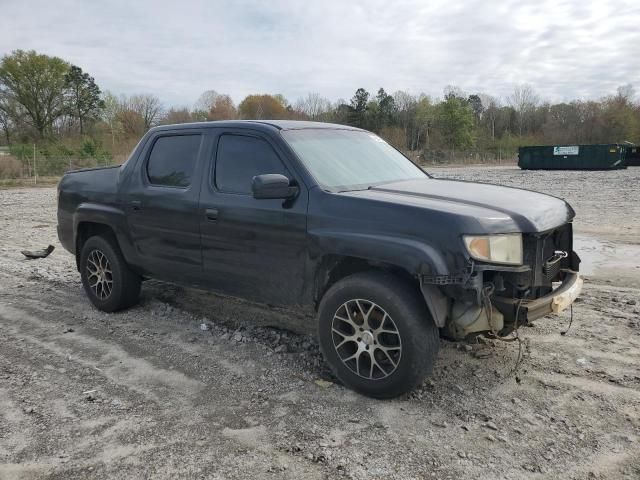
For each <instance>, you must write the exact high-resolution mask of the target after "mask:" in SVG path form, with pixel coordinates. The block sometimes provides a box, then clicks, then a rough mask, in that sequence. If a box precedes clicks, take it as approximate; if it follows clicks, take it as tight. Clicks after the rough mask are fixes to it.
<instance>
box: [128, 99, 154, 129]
mask: <svg viewBox="0 0 640 480" xmlns="http://www.w3.org/2000/svg"><path fill="white" fill-rule="evenodd" d="M127 107H128V110H131V111H133V112H135V113H137V114H138V115H140V117H142V121H143V123H144V129H145V130H149V129H150V128H151V127H153V126H155V125H157V124H158V122H159V121H160V119H161V118H162V104H161V103H160V99H159V98H158V97H156V96H155V95H150V94H140V95H133V96H132V97H131V98H129V100H128V102H127Z"/></svg>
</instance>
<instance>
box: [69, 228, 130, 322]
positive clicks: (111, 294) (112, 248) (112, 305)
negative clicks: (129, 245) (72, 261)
mask: <svg viewBox="0 0 640 480" xmlns="http://www.w3.org/2000/svg"><path fill="white" fill-rule="evenodd" d="M101 255H103V256H104V259H106V262H108V263H104V265H108V266H109V268H108V269H103V271H105V272H106V271H107V270H110V272H111V274H110V275H109V274H107V273H105V274H103V276H104V279H105V282H102V286H101V287H95V286H92V285H94V284H95V282H96V278H97V277H96V275H91V273H90V272H91V271H95V267H94V265H95V264H96V263H100V262H99V260H98V259H102V257H101ZM80 276H81V278H82V286H83V287H84V291H85V292H86V294H87V296H88V297H89V300H91V303H93V304H94V305H95V306H96V308H98V309H99V310H102V311H103V312H116V311H118V310H123V309H125V308H129V307H131V306H133V305H135V304H136V303H138V299H139V297H140V281H141V279H140V276H139V275H137V274H136V273H135V272H133V271H131V269H130V268H129V266H128V265H127V262H126V261H125V259H124V257H123V256H122V253H121V252H120V248H119V247H118V245H117V243H116V242H115V240H114V239H111V238H105V237H102V236H94V237H90V238H89V239H88V240H87V241H86V242H85V243H84V245H83V246H82V250H81V251H80ZM109 279H110V281H111V288H110V289H109V287H108V286H107V283H106V281H107V280H109ZM98 283H100V282H98ZM107 293H108V294H107Z"/></svg>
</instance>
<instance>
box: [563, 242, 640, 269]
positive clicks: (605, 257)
mask: <svg viewBox="0 0 640 480" xmlns="http://www.w3.org/2000/svg"><path fill="white" fill-rule="evenodd" d="M573 249H574V250H575V251H576V253H577V254H578V256H579V257H580V259H581V260H582V262H581V263H580V273H581V274H583V275H599V274H605V273H606V271H611V270H612V269H619V270H626V271H627V273H628V274H632V275H633V274H634V273H635V272H637V276H638V278H640V245H632V244H628V243H614V242H609V241H606V240H598V239H596V238H593V237H586V236H582V235H574V237H573Z"/></svg>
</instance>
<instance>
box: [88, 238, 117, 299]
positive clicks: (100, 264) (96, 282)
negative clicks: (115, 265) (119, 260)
mask: <svg viewBox="0 0 640 480" xmlns="http://www.w3.org/2000/svg"><path fill="white" fill-rule="evenodd" d="M86 268H87V281H88V283H89V288H90V289H91V290H92V291H93V293H94V294H95V296H96V297H97V298H99V299H100V300H106V299H107V298H109V296H110V295H111V291H112V290H113V273H112V272H111V264H110V263H109V259H108V258H107V256H106V255H105V254H104V253H103V252H101V251H100V250H97V249H96V250H91V253H89V256H88V258H87V267H86Z"/></svg>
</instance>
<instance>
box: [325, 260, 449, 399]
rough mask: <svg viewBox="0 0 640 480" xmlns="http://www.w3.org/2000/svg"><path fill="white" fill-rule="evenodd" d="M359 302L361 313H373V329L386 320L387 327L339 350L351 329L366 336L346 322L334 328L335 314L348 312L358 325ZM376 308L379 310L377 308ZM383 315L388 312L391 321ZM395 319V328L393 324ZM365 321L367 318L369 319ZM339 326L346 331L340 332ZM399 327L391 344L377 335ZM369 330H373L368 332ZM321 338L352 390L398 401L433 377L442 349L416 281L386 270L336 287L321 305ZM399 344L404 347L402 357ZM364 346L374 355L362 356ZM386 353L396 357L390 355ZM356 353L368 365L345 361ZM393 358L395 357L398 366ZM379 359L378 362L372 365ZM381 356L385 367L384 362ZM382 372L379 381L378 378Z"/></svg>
mask: <svg viewBox="0 0 640 480" xmlns="http://www.w3.org/2000/svg"><path fill="white" fill-rule="evenodd" d="M356 299H359V300H361V302H359V303H360V306H361V307H362V308H361V309H360V310H359V311H360V312H363V311H365V310H368V312H369V314H368V315H367V317H370V318H368V319H367V326H370V325H372V324H374V323H375V322H376V321H379V319H380V318H386V319H387V320H385V322H387V323H386V325H385V326H382V325H381V326H379V327H377V328H375V329H374V328H370V329H369V332H373V333H370V334H366V335H367V338H365V337H364V336H363V337H361V338H358V339H355V338H354V339H351V340H347V342H346V344H345V345H343V346H342V347H339V348H336V343H338V345H339V343H340V341H341V340H344V338H346V336H350V332H351V330H353V331H355V332H356V333H354V334H353V336H354V337H355V336H356V335H365V334H364V333H358V332H357V331H356V328H355V327H351V326H350V327H349V329H346V328H345V327H346V326H348V325H350V323H348V322H343V321H342V320H340V319H336V320H335V322H336V323H335V324H334V316H336V315H337V316H339V317H344V316H345V314H346V315H348V316H349V319H348V320H349V322H351V319H352V314H353V315H354V316H353V319H354V322H355V323H356V324H357V323H358V322H357V318H358V315H357V314H355V313H354V312H356V311H357V310H356V307H355V306H354V305H357V304H354V303H353V302H355V300H356ZM370 304H375V306H373V307H371V306H370ZM349 306H351V307H353V309H352V310H351V311H352V314H348V313H347V312H346V308H349ZM371 312H373V313H371ZM383 313H386V314H387V317H385V316H384V315H383ZM374 317H377V318H378V320H375V319H374ZM389 317H390V319H391V320H392V322H391V324H389V323H388V319H389ZM360 318H364V315H361V317H360ZM369 322H370V323H369ZM390 325H391V326H390ZM334 327H335V328H337V329H338V330H340V331H341V333H339V334H338V333H337V332H336V331H335V329H334ZM358 327H360V325H358ZM343 328H345V330H343ZM394 328H395V331H396V332H397V333H396V334H393V335H391V336H390V337H388V338H387V340H383V339H382V338H381V336H382V335H387V334H385V333H376V332H380V331H381V330H380V329H385V331H386V329H390V330H392V331H393V329H394ZM358 330H362V329H361V328H358ZM366 330H367V328H365V329H364V331H366ZM345 331H346V334H345ZM334 332H335V333H334ZM398 337H399V339H398ZM318 338H319V343H320V350H321V351H322V354H323V356H324V358H325V360H326V361H327V363H328V364H329V366H330V367H331V369H332V371H333V373H334V374H335V375H336V377H338V379H340V381H342V382H343V383H344V384H345V385H346V386H348V387H349V388H352V389H353V390H355V391H357V392H360V393H362V394H364V395H367V396H370V397H374V398H393V397H397V396H398V395H401V394H403V393H406V392H408V391H410V390H412V389H413V388H414V387H416V386H417V385H418V384H419V383H421V382H422V380H423V379H424V378H425V376H427V375H428V374H430V373H431V371H432V369H433V365H434V363H435V359H436V356H437V353H438V349H439V346H440V339H439V332H438V329H437V327H436V326H435V324H434V322H433V320H432V318H431V315H430V314H429V310H428V308H427V306H426V304H425V302H424V299H423V298H422V296H421V295H420V293H419V291H417V289H416V287H415V286H414V285H412V284H411V283H409V282H407V281H405V280H403V279H401V278H399V277H397V276H395V275H392V274H389V273H386V272H364V273H357V274H354V275H351V276H349V277H346V278H344V279H342V280H340V281H339V282H337V283H336V284H335V285H333V286H332V287H331V288H330V289H329V290H328V291H327V293H326V294H325V295H324V297H323V298H322V301H321V302H320V308H319V319H318ZM389 338H390V339H391V347H390V348H387V347H388V345H383V343H386V342H388V341H389ZM367 343H368V344H367ZM374 343H375V345H377V347H376V346H375V345H374ZM394 345H396V346H394ZM398 345H399V346H400V347H401V348H400V349H399V353H398V348H397V346H398ZM383 346H384V348H383ZM361 348H366V349H367V353H368V356H367V355H362V354H358V353H357V352H358V351H360V349H361ZM349 349H351V351H349ZM376 349H379V350H376ZM394 349H395V352H394V351H393V350H394ZM354 350H355V351H356V352H355V353H354ZM381 350H388V351H391V353H390V354H389V355H387V354H386V353H385V352H382V351H381ZM362 353H365V352H364V351H362ZM383 353H384V355H383ZM350 354H353V355H356V354H358V355H359V359H360V357H361V358H362V361H360V360H359V359H358V360H355V363H354V360H349V359H348V358H347V359H346V360H347V361H346V362H343V360H342V358H345V357H348V356H349V355H350ZM341 356H342V358H341ZM392 356H395V363H394V358H392ZM374 358H376V361H375V362H374V361H372V359H374ZM377 358H380V359H381V360H382V361H383V362H385V364H383V363H382V362H380V363H379V362H378V361H377ZM367 360H368V362H367ZM372 364H375V365H372ZM378 364H379V365H380V367H378ZM383 367H386V368H383ZM356 368H357V369H358V371H356ZM360 373H362V375H361V374H360ZM376 374H377V376H378V378H375V377H376ZM383 375H386V376H383ZM365 377H369V378H365Z"/></svg>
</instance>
